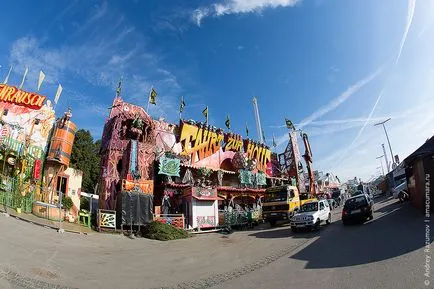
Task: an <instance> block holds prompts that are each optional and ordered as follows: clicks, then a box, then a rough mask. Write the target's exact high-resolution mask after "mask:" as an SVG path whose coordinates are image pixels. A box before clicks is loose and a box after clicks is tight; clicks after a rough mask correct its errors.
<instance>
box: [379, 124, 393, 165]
mask: <svg viewBox="0 0 434 289" xmlns="http://www.w3.org/2000/svg"><path fill="white" fill-rule="evenodd" d="M389 120H391V118H390V117H389V118H388V119H386V120H384V121H381V122H379V123H376V124H374V126H377V125H382V126H383V129H384V133H385V134H386V138H387V143H388V144H389V150H390V156H391V158H392V164H393V166H392V169H394V168H395V161H394V157H393V152H392V146H391V145H390V140H389V135H388V134H387V130H386V126H385V125H384V124H385V123H386V122H388V121H389Z"/></svg>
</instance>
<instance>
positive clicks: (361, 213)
mask: <svg viewBox="0 0 434 289" xmlns="http://www.w3.org/2000/svg"><path fill="white" fill-rule="evenodd" d="M373 212H374V201H373V200H372V199H371V197H370V196H368V195H367V194H362V195H357V196H354V197H351V198H349V199H348V200H347V201H346V202H345V205H344V208H343V210H342V223H343V224H344V225H347V224H348V222H349V221H352V220H354V221H355V220H358V221H366V220H367V219H369V220H372V219H373V218H374V215H373Z"/></svg>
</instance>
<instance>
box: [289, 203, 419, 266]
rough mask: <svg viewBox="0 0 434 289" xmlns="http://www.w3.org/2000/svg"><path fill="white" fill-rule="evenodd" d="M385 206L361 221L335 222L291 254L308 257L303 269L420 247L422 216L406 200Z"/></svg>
mask: <svg viewBox="0 0 434 289" xmlns="http://www.w3.org/2000/svg"><path fill="white" fill-rule="evenodd" d="M385 208H388V209H389V211H388V212H387V213H385V214H383V215H382V216H380V217H379V218H377V219H374V220H373V221H370V222H367V223H364V224H359V225H351V226H345V227H344V226H343V225H342V222H341V221H339V222H336V223H335V224H334V225H332V227H330V228H331V229H330V230H326V231H325V232H322V233H323V234H321V237H320V238H319V239H318V240H316V241H314V242H313V243H312V244H310V245H309V246H308V247H306V248H304V249H303V250H301V251H299V252H298V253H296V254H295V255H293V256H291V257H290V258H292V259H298V260H304V261H307V262H308V263H307V264H306V267H305V268H306V269H320V268H335V267H346V266H354V265H362V264H369V263H373V262H378V261H381V260H386V259H390V258H393V257H397V256H401V255H404V254H406V253H409V252H412V251H415V250H417V249H420V248H422V247H423V246H424V245H425V238H424V234H425V227H424V222H423V216H422V215H421V214H420V213H419V212H417V211H416V210H415V209H414V208H413V207H411V205H410V204H409V203H407V204H404V205H402V206H397V205H396V204H395V203H393V204H391V205H388V206H386V207H385ZM382 209H383V208H382ZM379 211H380V210H379ZM381 211H383V210H381Z"/></svg>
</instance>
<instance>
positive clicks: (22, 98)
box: [0, 84, 47, 109]
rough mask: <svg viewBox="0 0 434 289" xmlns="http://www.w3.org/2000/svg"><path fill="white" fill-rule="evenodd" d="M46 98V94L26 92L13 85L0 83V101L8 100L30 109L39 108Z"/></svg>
mask: <svg viewBox="0 0 434 289" xmlns="http://www.w3.org/2000/svg"><path fill="white" fill-rule="evenodd" d="M46 98H47V97H46V96H42V95H39V94H36V93H32V92H27V91H24V90H21V89H18V88H16V87H15V86H9V85H7V84H0V101H5V102H10V103H13V104H17V105H22V106H26V107H29V108H32V109H40V108H41V107H42V106H43V105H44V101H45V99H46Z"/></svg>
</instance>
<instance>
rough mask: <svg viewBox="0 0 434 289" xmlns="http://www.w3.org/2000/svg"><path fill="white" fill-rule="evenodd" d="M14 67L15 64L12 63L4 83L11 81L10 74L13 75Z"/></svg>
mask: <svg viewBox="0 0 434 289" xmlns="http://www.w3.org/2000/svg"><path fill="white" fill-rule="evenodd" d="M13 67H14V66H13V65H11V67H10V68H9V72H8V75H6V78H5V80H4V81H3V84H6V83H8V81H9V76H10V75H11V72H12V69H13Z"/></svg>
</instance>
